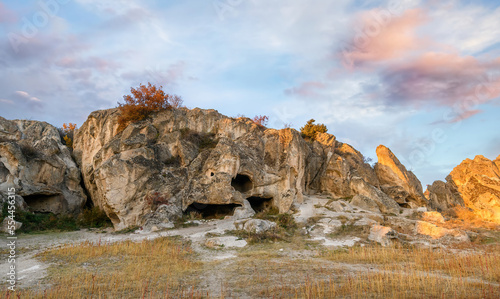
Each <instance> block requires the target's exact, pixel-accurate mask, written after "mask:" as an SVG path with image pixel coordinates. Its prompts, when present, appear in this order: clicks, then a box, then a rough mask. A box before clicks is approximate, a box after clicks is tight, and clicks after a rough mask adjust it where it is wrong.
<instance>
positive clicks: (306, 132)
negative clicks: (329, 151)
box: [300, 119, 328, 140]
mask: <svg viewBox="0 0 500 299" xmlns="http://www.w3.org/2000/svg"><path fill="white" fill-rule="evenodd" d="M314 122H315V120H314V119H310V120H309V121H308V122H307V124H306V125H305V126H303V127H302V128H300V132H301V133H302V137H303V138H306V139H310V140H314V139H316V135H318V133H326V132H327V131H328V129H327V128H326V126H325V125H324V124H315V123H314Z"/></svg>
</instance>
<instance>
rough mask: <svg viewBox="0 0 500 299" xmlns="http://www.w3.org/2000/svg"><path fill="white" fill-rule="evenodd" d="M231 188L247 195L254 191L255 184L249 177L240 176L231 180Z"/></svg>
mask: <svg viewBox="0 0 500 299" xmlns="http://www.w3.org/2000/svg"><path fill="white" fill-rule="evenodd" d="M231 186H233V188H234V189H235V190H237V191H240V192H242V193H245V192H247V191H250V190H252V189H253V182H252V179H250V177H249V176H248V175H245V174H238V175H236V177H235V178H233V179H232V180H231Z"/></svg>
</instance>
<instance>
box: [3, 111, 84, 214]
mask: <svg viewBox="0 0 500 299" xmlns="http://www.w3.org/2000/svg"><path fill="white" fill-rule="evenodd" d="M80 182H81V177H80V170H79V169H78V167H77V165H76V163H75V162H74V160H73V159H72V157H71V154H70V151H69V150H68V148H67V147H66V146H65V145H63V144H62V143H61V138H60V136H59V132H58V131H57V129H56V128H55V127H54V126H52V125H50V124H48V123H45V122H39V121H29V120H13V121H9V120H6V119H5V118H3V117H0V197H3V199H4V200H5V198H6V193H7V191H8V190H9V188H15V189H16V191H15V193H16V195H17V196H18V198H17V201H18V205H19V206H20V207H26V205H27V207H28V208H29V210H31V211H33V212H51V213H55V214H60V213H75V214H76V213H78V212H80V210H81V209H82V207H83V206H84V204H85V202H86V200H87V197H86V195H85V193H84V190H83V188H82V187H81V185H80Z"/></svg>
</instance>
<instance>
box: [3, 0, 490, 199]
mask: <svg viewBox="0 0 500 299" xmlns="http://www.w3.org/2000/svg"><path fill="white" fill-rule="evenodd" d="M40 3H45V4H47V5H46V6H43V5H41V4H40ZM40 3H39V2H38V1H26V2H23V3H18V2H17V1H2V2H0V23H1V24H2V25H3V26H2V29H0V30H1V33H0V35H1V38H0V44H1V45H2V46H1V48H0V49H1V50H0V65H2V66H3V68H2V69H1V70H0V74H1V75H2V78H4V80H2V81H1V83H0V116H2V117H5V118H7V119H32V120H40V121H46V122H48V123H50V124H52V125H54V126H56V127H61V126H62V124H63V123H69V122H71V123H76V124H78V127H80V126H81V125H82V124H83V122H84V121H85V120H86V119H87V116H88V115H89V114H90V113H91V112H92V111H95V110H100V109H108V108H113V107H116V105H117V102H119V101H122V97H123V95H127V94H130V88H131V87H138V86H139V84H140V83H143V84H145V83H147V82H151V83H153V84H157V85H163V87H164V90H165V91H166V92H169V93H173V94H178V95H180V96H182V97H183V99H184V104H185V105H186V106H187V107H190V108H191V107H200V108H202V109H215V110H217V111H219V112H220V113H221V114H224V115H227V116H237V115H238V114H243V115H245V116H246V117H250V118H252V117H253V116H255V115H268V116H269V117H270V120H269V125H268V127H270V128H276V129H281V128H282V127H283V125H285V124H290V123H291V124H292V127H293V128H294V129H297V130H299V128H300V127H301V126H303V125H304V124H305V123H306V121H307V120H309V119H311V118H314V119H315V120H316V122H317V123H324V124H325V125H326V126H327V127H328V133H330V134H332V135H335V136H336V137H337V140H339V141H341V142H345V143H348V144H350V145H352V146H353V147H354V148H356V149H357V150H359V151H360V152H361V153H362V154H363V155H365V156H367V157H370V158H372V159H373V161H374V162H375V161H376V155H375V149H376V147H377V146H378V145H379V144H383V145H385V146H387V147H388V148H390V149H391V150H392V151H393V152H394V154H395V155H396V156H397V157H398V159H399V160H400V161H401V163H402V164H403V165H405V167H406V168H407V169H408V170H411V171H412V172H414V173H415V174H416V175H417V177H418V178H419V180H420V181H421V183H422V187H423V189H424V190H425V186H426V185H427V184H432V182H433V181H435V180H442V181H444V180H445V177H446V176H447V175H448V174H449V173H450V172H451V170H452V169H453V168H454V167H455V166H457V165H458V164H460V163H461V162H462V161H463V160H465V159H467V158H469V159H473V158H474V157H475V156H477V155H483V156H485V157H487V158H488V159H490V160H494V159H496V158H497V157H498V156H499V155H500V151H499V149H500V136H499V135H498V133H497V132H496V130H495V129H494V128H495V127H496V128H498V127H499V124H500V119H499V118H498V115H499V112H500V99H499V96H500V78H499V73H500V3H495V2H494V1H477V2H474V3H472V2H471V1H446V2H445V3H437V1H401V2H395V1H340V2H338V3H330V2H329V1H318V2H317V3H314V5H311V4H310V3H308V2H307V1H301V0H299V1H277V0H276V1H261V0H240V1H227V0H216V1H209V2H203V1H192V2H190V3H184V2H183V1H171V2H169V3H162V2H159V1H148V2H147V3H143V2H140V1H97V0H76V1H68V0H65V1H62V0H59V1H56V0H44V1H41V2H40ZM44 16H46V17H45V18H44ZM347 28H356V29H355V30H353V29H347ZM55 111H57V112H55Z"/></svg>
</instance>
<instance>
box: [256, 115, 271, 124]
mask: <svg viewBox="0 0 500 299" xmlns="http://www.w3.org/2000/svg"><path fill="white" fill-rule="evenodd" d="M252 121H253V122H254V123H256V124H257V125H259V126H261V127H266V126H267V123H268V122H269V116H266V115H256V116H255V117H254V118H253V119H252Z"/></svg>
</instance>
